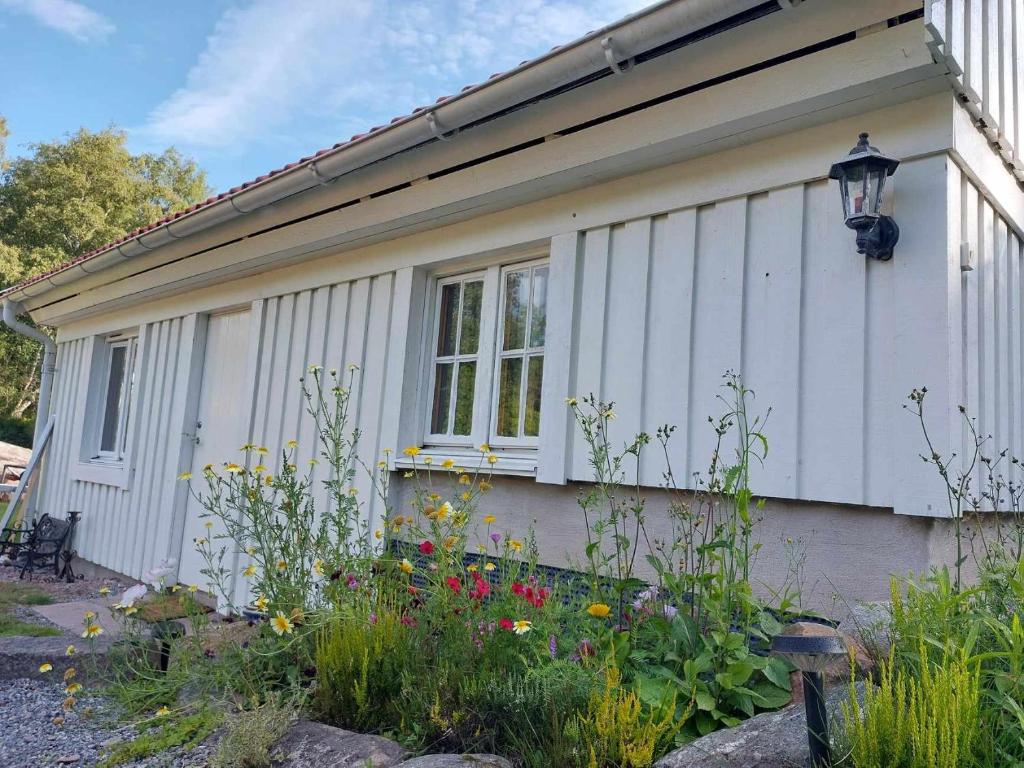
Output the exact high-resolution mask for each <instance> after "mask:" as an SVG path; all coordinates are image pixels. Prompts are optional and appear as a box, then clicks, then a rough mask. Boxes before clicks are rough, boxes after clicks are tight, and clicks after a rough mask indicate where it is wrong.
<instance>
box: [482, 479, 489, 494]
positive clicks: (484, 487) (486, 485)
mask: <svg viewBox="0 0 1024 768" xmlns="http://www.w3.org/2000/svg"><path fill="white" fill-rule="evenodd" d="M489 490H491V484H490V483H488V482H487V481H486V480H481V481H480V491H481V493H487V492H488V491H489Z"/></svg>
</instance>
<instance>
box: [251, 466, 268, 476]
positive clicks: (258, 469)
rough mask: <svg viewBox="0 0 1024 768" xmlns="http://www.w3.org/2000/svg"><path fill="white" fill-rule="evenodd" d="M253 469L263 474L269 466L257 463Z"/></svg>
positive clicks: (258, 473)
mask: <svg viewBox="0 0 1024 768" xmlns="http://www.w3.org/2000/svg"><path fill="white" fill-rule="evenodd" d="M252 471H253V472H255V473H256V474H257V475H262V474H263V473H264V472H266V471H267V468H266V467H265V466H264V465H263V464H257V465H256V466H255V467H253V468H252Z"/></svg>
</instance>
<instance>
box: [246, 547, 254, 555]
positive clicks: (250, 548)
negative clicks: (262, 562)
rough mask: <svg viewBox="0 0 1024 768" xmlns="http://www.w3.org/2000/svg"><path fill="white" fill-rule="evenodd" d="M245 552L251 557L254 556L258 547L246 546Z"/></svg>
mask: <svg viewBox="0 0 1024 768" xmlns="http://www.w3.org/2000/svg"><path fill="white" fill-rule="evenodd" d="M245 554H247V555H248V556H249V557H252V556H253V555H255V554H256V547H246V548H245Z"/></svg>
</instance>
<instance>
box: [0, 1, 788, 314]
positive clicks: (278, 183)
mask: <svg viewBox="0 0 1024 768" xmlns="http://www.w3.org/2000/svg"><path fill="white" fill-rule="evenodd" d="M779 2H783V0H779ZM763 4H764V0H662V1H661V2H658V3H655V4H654V5H651V6H650V7H648V8H645V9H643V10H641V11H638V12H636V13H634V14H631V15H630V16H627V17H625V18H624V19H621V20H619V21H617V22H615V23H613V24H610V25H608V26H606V27H603V28H601V29H599V30H596V31H594V32H590V33H588V34H587V35H585V36H584V37H581V38H579V39H578V40H576V41H574V42H572V43H569V44H568V45H565V46H561V47H558V48H554V49H552V50H551V51H549V52H548V53H546V54H544V55H543V56H540V57H538V58H536V59H532V60H530V61H527V62H523V63H522V64H520V65H519V66H518V67H516V68H514V69H511V70H509V71H507V72H504V73H502V74H500V75H498V76H496V77H494V78H492V79H490V80H486V81H484V82H483V83H479V84H477V85H474V86H470V87H468V88H466V89H465V90H463V91H462V92H461V93H459V94H457V95H455V96H453V97H450V98H448V99H446V100H444V102H443V103H439V104H437V105H435V106H432V107H428V108H426V109H421V110H420V111H418V112H414V113H413V114H411V115H408V116H406V117H402V118H396V119H395V120H393V121H392V122H391V124H390V125H387V126H385V127H383V128H381V129H379V130H376V131H373V132H372V133H369V134H366V135H364V136H362V137H360V138H358V139H354V140H352V141H350V142H347V143H345V144H343V145H342V146H340V147H337V148H335V149H330V150H322V151H321V153H319V154H318V156H313V157H311V158H309V159H308V160H305V161H303V162H300V163H297V164H295V165H294V166H293V167H291V168H290V169H288V170H286V171H281V172H280V173H276V174H274V175H273V176H269V175H268V176H264V177H260V178H259V179H258V180H257V181H256V182H255V183H253V184H251V185H250V186H248V187H246V188H245V189H243V190H241V191H239V192H235V193H233V194H230V195H227V196H225V197H224V198H223V199H221V200H219V201H217V202H215V203H212V204H210V205H208V206H205V207H203V208H200V209H199V210H197V211H194V212H192V213H189V214H186V215H184V216H181V217H179V218H177V219H175V220H174V221H172V222H168V223H166V224H164V225H161V226H159V227H157V228H155V229H153V230H151V231H148V232H144V233H142V234H140V235H139V236H137V237H135V238H133V239H131V240H129V241H127V242H124V243H121V244H119V245H116V246H111V247H110V248H109V249H107V250H106V251H103V252H101V253H99V254H97V255H95V256H93V257H91V258H89V259H87V260H85V261H83V262H81V263H79V264H74V265H72V266H69V267H68V268H67V269H64V270H61V271H59V272H56V273H54V274H53V275H50V276H48V277H46V278H45V279H43V280H40V281H38V282H36V283H30V284H28V285H24V286H21V287H17V286H16V287H15V288H13V289H11V290H10V291H9V292H8V293H7V294H6V295H5V294H3V293H2V292H0V297H5V298H13V299H16V300H17V301H25V300H26V299H31V298H34V297H37V296H40V295H42V294H44V293H46V292H47V291H49V290H51V289H52V288H55V287H59V286H62V285H67V284H69V283H73V282H75V281H76V280H79V279H80V278H82V277H84V276H85V275H88V274H91V273H93V272H98V271H100V270H103V269H106V268H107V267H110V266H112V265H114V264H117V263H120V262H122V261H123V260H125V259H130V258H133V257H135V256H140V255H142V254H144V253H147V252H149V251H151V250H154V249H155V248H159V247H160V246H163V245H166V244H168V243H171V242H173V241H174V240H178V239H181V238H184V237H188V236H190V235H193V234H196V233H197V232H200V231H202V230H205V229H208V228H209V227H213V226H215V225H218V224H222V223H224V222H226V221H229V220H231V219H235V218H238V217H239V216H242V215H244V214H246V213H251V212H252V211H254V210H256V209H258V208H262V207H264V206H267V205H272V204H273V203H275V202H278V201H280V200H282V199H284V198H286V197H290V196H291V195H295V194H297V193H299V192H302V191H304V190H307V189H312V188H314V187H316V186H318V185H321V184H326V183H329V182H331V181H333V180H334V179H336V178H338V177H339V176H343V175H344V174H347V173H351V172H352V171H354V170H356V169H358V168H362V167H365V166H367V165H370V164H371V163H375V162H379V161H381V160H384V159H386V158H388V157H390V156H392V155H395V154H397V153H399V152H402V151H404V150H407V149H411V148H412V147H415V146H418V145H420V144H422V143H424V142H427V141H430V140H432V139H436V138H444V139H450V138H453V137H454V136H455V135H456V134H457V133H458V131H459V130H460V129H461V128H462V127H464V126H466V125H469V124H471V123H473V122H475V121H477V120H480V119H483V118H486V117H488V116H491V115H494V114H496V113H499V112H501V111H503V110H505V109H509V108H511V107H515V106H517V105H520V104H523V103H524V102H528V101H529V100H530V99H533V98H536V97H538V96H541V95H543V94H545V93H548V92H550V91H552V90H554V89H556V88H559V87H562V86H565V85H568V84H570V83H573V82H575V81H577V80H579V79H581V78H583V77H586V76H589V75H592V74H594V73H595V72H599V71H601V70H604V69H609V68H610V69H612V70H613V71H614V72H616V73H617V74H628V71H629V68H630V66H629V65H630V63H631V62H630V60H631V59H632V57H633V56H635V55H637V54H640V53H644V52H646V51H649V50H651V49H653V48H656V47H658V46H659V45H663V44H665V43H668V42H671V41H673V40H677V39H678V38H680V37H683V36H685V35H688V34H691V33H693V32H697V31H699V30H701V29H704V28H706V27H708V26H711V25H712V24H717V23H718V22H721V21H724V20H725V19H728V18H730V17H732V16H735V15H737V14H739V13H742V12H744V11H748V10H750V9H752V8H755V7H757V6H759V5H763ZM616 59H619V60H618V61H616Z"/></svg>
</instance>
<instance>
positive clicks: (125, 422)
mask: <svg viewBox="0 0 1024 768" xmlns="http://www.w3.org/2000/svg"><path fill="white" fill-rule="evenodd" d="M137 351H138V337H137V336H128V335H123V334H122V335H118V336H112V337H108V338H107V339H106V340H105V341H104V349H103V355H102V358H101V360H100V364H101V366H102V368H101V370H102V371H103V375H102V377H101V379H100V380H99V381H100V387H101V390H100V393H99V397H98V398H97V401H96V405H97V409H98V410H97V413H96V420H95V424H96V429H95V430H94V437H93V447H92V458H93V459H94V460H97V461H105V462H122V461H124V457H125V452H126V450H127V445H128V426H129V424H130V420H131V408H132V399H133V395H134V390H135V361H136V356H137Z"/></svg>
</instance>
